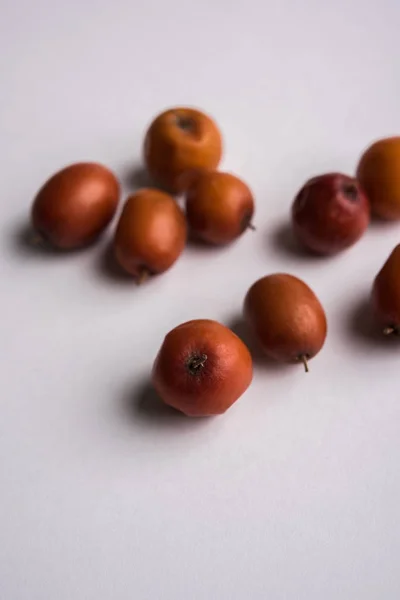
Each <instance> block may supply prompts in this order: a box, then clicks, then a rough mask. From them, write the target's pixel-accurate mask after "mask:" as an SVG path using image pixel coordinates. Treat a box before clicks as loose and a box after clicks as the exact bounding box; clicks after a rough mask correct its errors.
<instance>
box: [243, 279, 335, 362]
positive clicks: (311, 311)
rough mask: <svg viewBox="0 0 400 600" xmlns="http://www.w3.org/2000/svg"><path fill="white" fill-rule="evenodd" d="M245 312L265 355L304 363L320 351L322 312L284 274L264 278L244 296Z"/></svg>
mask: <svg viewBox="0 0 400 600" xmlns="http://www.w3.org/2000/svg"><path fill="white" fill-rule="evenodd" d="M244 311H245V317H246V320H247V321H248V322H249V324H250V326H251V328H252V329H253V331H254V333H255V335H256V337H257V338H258V340H259V342H260V343H261V346H262V348H263V349H264V351H265V353H266V354H267V355H268V356H269V357H270V358H273V359H275V360H278V361H282V362H299V361H301V362H303V363H304V366H305V368H306V371H308V367H307V361H308V360H309V359H310V358H313V357H314V356H315V355H316V354H317V353H318V352H319V351H320V350H321V348H322V346H323V345H324V342H325V338H326V331H327V324H326V316H325V312H324V309H323V308H322V306H321V304H320V302H319V300H318V298H317V297H316V295H315V294H314V292H313V291H312V290H311V289H310V288H309V287H308V285H306V284H305V283H304V282H303V281H301V279H298V278H297V277H293V276H292V275H287V274H284V273H276V274H273V275H268V276H267V277H263V278H262V279H259V280H258V281H256V283H254V284H253V285H252V286H251V288H250V290H249V291H248V293H247V296H246V299H245V304H244Z"/></svg>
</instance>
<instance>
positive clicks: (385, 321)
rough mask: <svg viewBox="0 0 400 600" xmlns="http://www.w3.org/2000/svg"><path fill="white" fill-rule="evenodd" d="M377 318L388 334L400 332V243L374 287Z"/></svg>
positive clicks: (380, 272) (384, 331) (377, 277)
mask: <svg viewBox="0 0 400 600" xmlns="http://www.w3.org/2000/svg"><path fill="white" fill-rule="evenodd" d="M372 306H373V311H374V315H375V318H376V320H377V322H378V323H379V325H380V327H381V328H382V332H383V333H384V334H386V335H390V334H399V333H400V244H399V245H398V246H396V247H395V249H394V250H393V252H392V253H391V254H390V256H389V258H388V259H387V261H386V262H385V264H384V265H383V267H382V269H381V270H380V271H379V273H378V275H377V276H376V278H375V281H374V285H373V288H372Z"/></svg>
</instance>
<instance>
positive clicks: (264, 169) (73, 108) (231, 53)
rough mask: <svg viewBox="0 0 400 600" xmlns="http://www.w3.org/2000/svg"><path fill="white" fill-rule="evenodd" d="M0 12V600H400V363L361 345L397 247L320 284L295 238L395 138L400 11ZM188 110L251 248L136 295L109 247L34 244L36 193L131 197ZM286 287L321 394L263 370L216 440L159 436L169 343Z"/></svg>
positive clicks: (67, 5)
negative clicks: (96, 165) (311, 307)
mask: <svg viewBox="0 0 400 600" xmlns="http://www.w3.org/2000/svg"><path fill="white" fill-rule="evenodd" d="M0 7H1V13H0V50H1V52H0V128H1V129H0V164H1V175H0V178H1V237H0V245H1V257H0V275H1V277H0V286H1V289H0V302H1V321H2V325H1V336H0V353H1V356H0V358H1V362H0V369H1V396H0V461H1V470H0V476H1V479H0V490H1V491H0V597H1V598H2V599H4V600H54V599H57V600H110V599H111V598H112V599H113V600H128V599H129V600H132V599H133V598H134V599H138V600H139V599H140V600H141V599H143V600H147V599H149V600H163V599H166V600H187V599H193V600H242V599H243V600H261V599H262V600H264V599H265V598H269V599H271V600H321V599H322V598H323V599H324V600H339V599H340V600H355V599H357V600H358V599H360V600H361V599H362V600H375V599H376V600H378V599H379V600H382V599H385V600H397V599H398V598H399V595H400V575H399V569H398V567H399V553H400V522H399V510H400V509H399V506H400V473H399V448H400V436H399V434H400V392H399V385H398V383H399V364H400V363H399V348H398V347H396V345H395V344H393V343H389V342H387V341H379V340H376V339H374V338H373V337H371V336H370V335H369V331H368V327H367V325H366V321H365V301H366V299H367V296H368V293H369V290H370V286H371V283H372V279H373V277H374V276H375V274H376V272H377V270H378V269H379V268H380V266H381V264H382V263H383V262H384V260H385V259H386V256H387V255H388V253H389V252H390V250H391V249H392V247H393V246H394V245H395V243H397V242H398V241H399V239H400V225H398V224H394V225H391V226H386V227H383V226H377V225H374V226H372V227H371V228H370V230H369V231H368V233H367V234H366V235H365V237H364V238H363V239H362V241H360V243H359V244H357V245H356V246H355V247H354V248H352V249H351V250H350V251H348V252H346V253H345V254H343V255H340V256H338V257H336V258H334V259H331V260H312V259H310V258H305V257H303V256H301V255H299V254H296V253H295V252H293V250H291V248H290V247H288V245H287V243H286V241H285V240H286V238H285V236H284V235H283V233H282V232H284V228H285V224H286V223H287V219H288V210H289V206H290V203H291V200H292V198H293V196H294V194H295V192H296V191H297V189H298V188H299V187H300V186H301V185H302V183H303V182H304V181H305V180H306V179H307V178H308V177H310V176H312V175H315V174H318V173H321V172H324V171H326V170H341V171H344V172H349V173H351V172H353V171H354V168H355V165H356V162H357V158H358V156H359V154H360V153H361V151H362V150H363V149H364V147H365V146H366V145H368V144H369V143H370V142H371V141H372V140H373V139H375V138H377V137H381V136H385V135H390V134H395V133H397V134H398V133H399V132H400V109H399V95H400V58H399V57H400V52H399V26H400V4H399V3H398V2H397V0H379V1H378V0H368V2H366V1H365V0H336V1H335V2H331V3H324V2H320V1H319V0H305V1H303V2H297V1H295V0H284V1H283V0H279V1H278V0H276V1H271V0H268V1H262V0H259V1H255V0H247V1H244V0H235V2H230V1H228V0H203V1H202V2H200V3H189V2H184V1H183V0H171V1H169V2H162V1H161V0H157V1H154V0H147V1H146V2H143V3H142V2H138V1H136V2H135V1H130V0H129V1H128V0H125V1H124V0H115V1H114V2H110V1H108V0H107V1H105V0H104V1H103V0H100V1H98V2H95V1H94V0H91V1H90V2H78V0H70V1H69V2H61V1H53V2H51V1H50V0H47V1H43V0H36V1H32V0H24V1H22V0H16V1H15V2H14V3H11V2H10V1H9V0H2V1H1V3H0ZM175 104H189V105H195V106H198V107H200V108H203V109H205V110H206V111H208V112H209V113H211V114H212V115H213V116H214V117H215V118H216V119H217V121H218V122H219V124H220V126H221V128H222V130H223V132H224V136H225V140H226V155H225V159H224V167H226V168H228V169H230V170H232V171H235V172H237V173H238V174H239V175H241V176H242V177H243V178H244V179H245V180H247V181H248V182H249V183H250V185H251V186H252V187H253V189H254V192H255V195H256V198H257V216H256V220H255V222H256V225H257V227H258V229H257V233H256V234H254V235H252V234H251V233H249V234H247V235H245V236H244V237H243V238H242V239H241V240H240V241H239V242H238V243H236V244H235V245H234V246H232V247H230V248H226V249H223V250H216V251H201V250H198V249H193V248H191V249H188V250H187V251H186V252H185V254H184V256H183V257H182V259H181V260H180V261H179V262H178V263H177V265H176V266H175V267H174V268H173V269H172V270H171V271H170V272H169V273H168V274H166V275H165V276H163V277H160V278H158V279H157V280H154V281H152V282H151V283H149V284H146V285H145V286H143V287H142V288H141V289H138V288H136V287H135V285H133V284H131V283H130V282H127V281H125V280H122V281H121V280H120V279H118V278H116V277H113V276H111V275H110V272H109V270H108V269H107V268H106V266H105V264H104V248H105V247H106V245H107V239H108V237H109V235H110V234H111V231H112V230H110V231H109V232H108V235H107V236H106V237H105V238H104V239H103V240H102V242H101V243H100V244H99V245H97V246H95V247H93V248H91V249H89V250H88V251H85V252H82V253H79V254H74V255H65V256H52V255H49V256H47V255H43V254H42V253H40V252H39V253H35V252H33V251H32V250H30V249H29V248H28V247H27V246H26V245H25V244H24V241H23V240H24V236H23V232H24V231H25V226H26V223H27V218H28V215H29V207H30V203H31V200H32V198H33V196H34V194H35V192H36V191H37V189H38V188H39V186H40V185H41V184H42V183H43V181H44V180H45V179H47V177H48V176H49V175H50V174H52V173H53V172H54V171H55V170H57V169H59V168H60V167H62V166H64V165H65V164H67V163H70V162H75V161H78V160H98V161H102V162H104V163H106V164H108V165H109V166H110V167H111V168H113V169H115V171H116V172H117V173H118V175H119V176H120V177H121V180H122V182H123V184H124V194H125V195H126V193H128V192H129V191H132V189H134V185H133V182H132V172H133V171H134V170H135V169H136V168H137V167H138V166H139V165H140V153H141V141H142V138H143V134H144V131H145V128H146V126H147V125H148V123H149V121H150V120H151V119H152V117H153V116H154V115H155V114H156V113H157V112H159V111H160V110H163V109H164V108H166V107H169V106H171V105H175ZM277 270H284V271H288V272H291V273H294V274H296V275H298V276H300V277H302V278H304V279H305V280H306V281H307V282H308V283H309V284H310V285H311V286H312V287H313V288H314V289H315V291H316V292H317V294H318V295H319V296H320V298H321V300H322V301H323V303H324V305H325V308H326V310H327V314H328V319H329V335H328V340H327V343H326V347H325V348H324V350H323V351H322V352H321V354H320V355H319V356H318V357H317V358H316V359H315V360H314V361H312V363H311V373H310V374H309V375H308V376H306V375H305V374H304V373H303V371H302V369H301V367H298V368H297V367H296V366H294V367H293V366H291V367H285V368H282V367H276V366H271V365H264V366H262V365H259V364H257V365H256V372H255V379H254V383H253V385H252V387H251V389H250V390H249V392H248V393H247V394H246V395H245V396H244V397H243V399H242V400H241V401H240V402H239V403H238V404H237V405H236V406H235V407H233V408H232V409H231V410H230V411H229V412H228V413H227V414H226V415H225V416H223V417H220V418H216V419H212V420H200V421H193V420H188V419H185V418H182V417H179V416H176V417H173V416H171V414H170V413H169V412H167V411H162V410H161V411H160V410H157V408H156V406H155V405H154V403H153V401H152V399H151V395H150V394H149V392H148V391H147V387H146V386H147V380H148V375H149V371H150V368H151V364H152V361H153V358H154V356H155V354H156V352H157V350H158V347H159V345H160V343H161V341H162V338H163V336H164V334H165V333H166V332H167V331H168V330H169V329H171V328H172V327H174V326H175V325H177V324H179V323H180V322H182V321H185V320H187V319H190V318H199V317H208V318H215V319H218V320H221V321H223V322H224V323H226V324H230V323H232V322H233V321H235V320H236V319H237V318H238V316H239V315H240V311H241V305H242V301H243V297H244V295H245V292H246V291H247V289H248V287H249V285H250V284H251V283H252V282H253V281H254V280H255V279H256V278H258V277H260V276H262V275H264V274H267V273H269V272H272V271H277Z"/></svg>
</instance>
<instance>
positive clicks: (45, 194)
mask: <svg viewBox="0 0 400 600" xmlns="http://www.w3.org/2000/svg"><path fill="white" fill-rule="evenodd" d="M119 196H120V187H119V183H118V181H117V179H116V177H115V175H114V174H113V173H112V172H111V171H110V170H109V169H107V168H106V167H104V166H103V165H100V164H97V163H76V164H73V165H70V166H68V167H66V168H64V169H62V170H61V171H58V173H56V174H55V175H53V176H52V177H51V178H50V179H49V180H48V181H47V182H46V183H45V184H44V186H43V187H42V188H41V189H40V190H39V192H38V194H37V196H36V198H35V200H34V202H33V206H32V225H33V228H34V229H35V231H36V232H37V233H38V235H39V236H40V237H41V238H42V239H43V240H44V241H45V242H48V243H49V244H50V245H51V246H54V247H55V248H59V249H62V250H73V249H75V248H80V247H81V246H85V245H87V244H89V243H90V242H92V241H93V240H95V239H96V238H97V237H98V236H99V235H100V234H101V233H102V232H103V230H104V229H105V228H106V227H107V225H108V224H109V223H110V221H111V219H112V218H113V216H114V214H115V211H116V209H117V206H118V201H119Z"/></svg>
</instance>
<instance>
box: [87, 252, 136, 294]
mask: <svg viewBox="0 0 400 600" xmlns="http://www.w3.org/2000/svg"><path fill="white" fill-rule="evenodd" d="M95 269H96V271H97V273H98V275H99V276H100V278H101V279H103V280H105V281H107V282H109V283H113V284H117V285H123V286H125V287H132V289H133V290H134V289H136V288H137V287H138V286H137V284H136V282H135V279H134V277H132V276H131V275H129V273H127V272H126V271H124V270H123V269H122V268H121V267H120V266H119V264H118V263H117V261H116V260H115V256H114V250H113V244H112V241H111V240H110V241H108V242H107V243H106V244H105V245H104V246H103V248H100V251H99V253H98V255H96V264H95Z"/></svg>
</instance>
